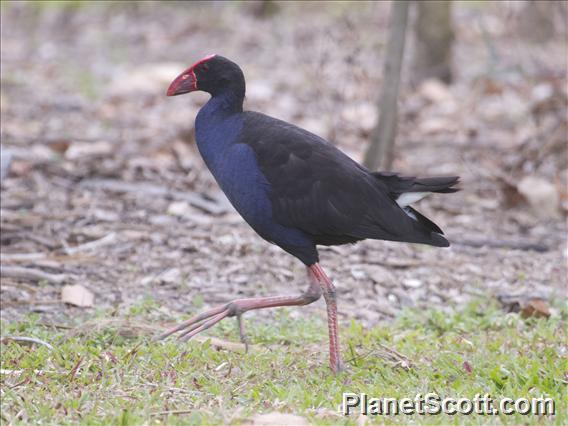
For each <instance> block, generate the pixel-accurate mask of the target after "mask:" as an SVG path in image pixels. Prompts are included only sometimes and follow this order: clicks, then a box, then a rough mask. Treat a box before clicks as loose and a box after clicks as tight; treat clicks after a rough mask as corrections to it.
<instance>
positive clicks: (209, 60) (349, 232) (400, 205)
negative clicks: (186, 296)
mask: <svg viewBox="0 0 568 426" xmlns="http://www.w3.org/2000/svg"><path fill="white" fill-rule="evenodd" d="M245 89H246V84H245V77H244V74H243V71H242V70H241V68H240V67H239V66H238V65H237V64H236V63H235V62H233V61H231V60H229V59H227V58H225V57H223V56H221V55H217V54H213V55H208V56H206V57H204V58H203V59H201V60H200V61H198V62H196V63H195V64H193V65H192V66H191V67H189V68H187V69H186V70H185V71H183V72H182V73H181V74H180V75H179V76H177V77H176V78H175V79H174V80H173V81H172V83H171V84H170V86H169V87H168V90H167V96H178V95H182V94H186V93H190V92H194V91H204V92H207V93H209V94H210V95H211V97H210V99H209V100H208V101H207V103H205V105H204V106H203V107H202V108H201V109H200V110H199V112H198V113H197V116H196V119H195V140H196V144H197V147H198V150H199V152H200V154H201V156H202V158H203V160H204V162H205V164H206V165H207V167H208V169H209V170H210V172H211V173H212V175H213V177H214V178H215V180H216V181H217V183H218V185H219V186H220V188H221V189H222V191H223V192H224V193H225V195H226V196H227V198H228V199H229V201H230V202H231V204H232V205H233V206H234V208H235V209H236V210H237V212H238V213H239V214H240V215H241V216H242V218H243V219H244V220H245V221H246V222H247V223H248V224H249V225H250V226H251V227H252V229H253V230H254V231H256V233H257V234H258V235H259V236H260V237H262V238H263V239H265V240H266V241H268V242H270V243H272V244H275V245H277V246H279V247H280V248H282V249H283V250H284V251H285V252H287V253H289V254H291V255H292V256H294V257H296V258H297V259H298V260H299V261H301V262H302V263H303V264H304V265H305V267H306V269H307V275H308V288H307V290H305V291H304V292H303V293H301V294H299V295H297V296H292V295H288V296H271V297H254V298H245V299H235V300H233V301H231V302H228V303H225V304H223V305H221V306H217V307H215V308H212V309H209V310H207V311H205V312H203V313H201V314H199V315H196V316H194V317H193V318H190V319H189V320H187V321H185V322H183V323H181V324H179V325H178V326H176V327H174V328H171V329H169V330H168V331H166V332H164V333H163V334H161V335H160V336H158V339H164V338H166V337H168V336H171V335H173V334H175V333H178V332H179V334H178V338H179V339H181V340H182V341H187V340H189V339H190V338H192V337H193V336H195V335H196V334H198V333H200V332H202V331H204V330H207V329H209V328H210V327H212V326H213V325H215V324H217V323H218V322H219V321H221V320H223V319H224V318H227V317H236V318H237V320H238V324H239V331H240V335H241V340H242V341H243V342H244V343H246V342H247V339H246V335H245V332H244V326H243V322H242V321H241V316H242V314H244V313H245V312H247V311H251V310H256V309H265V308H275V307H281V306H303V305H308V304H310V303H313V302H315V301H317V300H318V299H320V298H321V296H322V295H323V297H324V300H325V303H326V308H327V322H328V333H329V365H330V368H331V370H332V372H333V373H338V372H340V371H342V370H343V369H344V367H345V366H344V364H343V362H342V360H341V354H340V345H339V332H338V321H337V295H336V290H335V286H334V284H333V282H332V280H331V279H330V278H329V277H328V275H327V274H326V273H325V271H324V270H323V268H322V266H321V265H320V262H319V255H318V250H317V246H318V245H323V246H332V245H342V244H349V243H356V242H358V241H361V240H365V239H374V240H388V241H398V242H407V243H419V244H427V245H431V246H436V247H447V246H449V242H448V240H447V239H446V238H445V237H444V236H443V232H442V230H441V229H440V228H439V227H438V226H437V225H436V224H435V223H434V222H432V221H431V220H430V219H428V218H426V217H425V216H424V215H422V214H421V213H419V212H418V211H417V210H416V209H414V208H413V207H412V206H411V204H412V203H414V202H416V201H418V200H420V199H421V198H424V197H425V196H427V195H428V194H430V193H452V192H455V191H457V190H458V188H457V187H456V185H457V184H458V183H459V177H458V176H442V177H427V178H417V177H411V176H402V175H399V174H397V173H391V172H373V171H370V170H368V169H367V168H365V167H364V166H362V165H360V164H359V163H357V162H356V161H354V160H353V159H351V158H350V157H349V156H347V155H346V154H344V153H343V152H342V151H341V150H339V149H338V148H337V147H336V146H335V145H333V144H332V143H330V142H328V141H326V140H325V139H323V138H321V137H319V136H317V135H315V134H313V133H310V132H309V131H307V130H304V129H302V128H300V127H297V126H295V125H293V124H290V123H288V122H285V121H282V120H279V119H276V118H272V117H269V116H267V115H264V114H262V113H259V112H253V111H245V110H244V109H243V102H244V98H245Z"/></svg>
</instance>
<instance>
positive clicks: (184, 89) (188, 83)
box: [167, 67, 197, 96]
mask: <svg viewBox="0 0 568 426" xmlns="http://www.w3.org/2000/svg"><path fill="white" fill-rule="evenodd" d="M196 90H197V78H196V77H195V72H194V71H193V67H191V68H188V69H186V70H185V71H184V72H182V73H181V74H180V75H178V76H177V77H176V78H175V80H174V81H172V83H171V84H170V87H168V92H167V95H168V96H177V95H183V94H184V93H189V92H194V91H196Z"/></svg>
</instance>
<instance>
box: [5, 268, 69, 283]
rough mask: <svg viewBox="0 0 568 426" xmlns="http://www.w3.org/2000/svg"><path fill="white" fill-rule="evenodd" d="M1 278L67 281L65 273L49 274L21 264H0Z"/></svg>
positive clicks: (52, 281)
mask: <svg viewBox="0 0 568 426" xmlns="http://www.w3.org/2000/svg"><path fill="white" fill-rule="evenodd" d="M0 276H2V278H16V279H19V280H32V281H48V282H50V283H53V284H63V283H64V282H66V281H69V276H68V275H66V274H50V273H48V272H43V271H40V270H39V269H32V268H23V267H21V266H4V265H1V266H0Z"/></svg>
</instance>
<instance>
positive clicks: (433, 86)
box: [418, 79, 453, 103]
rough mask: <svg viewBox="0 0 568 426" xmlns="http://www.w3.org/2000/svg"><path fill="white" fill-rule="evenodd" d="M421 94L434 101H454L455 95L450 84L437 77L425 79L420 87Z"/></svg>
mask: <svg viewBox="0 0 568 426" xmlns="http://www.w3.org/2000/svg"><path fill="white" fill-rule="evenodd" d="M418 93H419V94H420V96H422V97H423V98H425V99H426V100H428V101H430V102H432V103H438V102H445V101H452V100H453V96H452V93H451V92H450V90H449V89H448V86H447V85H446V84H444V83H442V82H441V81H440V80H437V79H429V80H426V81H424V82H423V83H422V84H421V85H420V88H419V89H418Z"/></svg>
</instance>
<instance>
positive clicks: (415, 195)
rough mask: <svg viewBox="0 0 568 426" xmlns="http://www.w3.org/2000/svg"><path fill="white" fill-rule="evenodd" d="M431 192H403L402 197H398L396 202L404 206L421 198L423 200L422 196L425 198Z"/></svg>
mask: <svg viewBox="0 0 568 426" xmlns="http://www.w3.org/2000/svg"><path fill="white" fill-rule="evenodd" d="M428 194H429V192H405V193H404V194H401V195H400V197H398V198H397V199H396V203H397V204H398V205H399V206H400V207H402V208H404V207H406V206H408V205H410V204H412V203H415V202H417V201H419V200H421V199H422V198H424V197H425V196H427V195H428Z"/></svg>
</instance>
